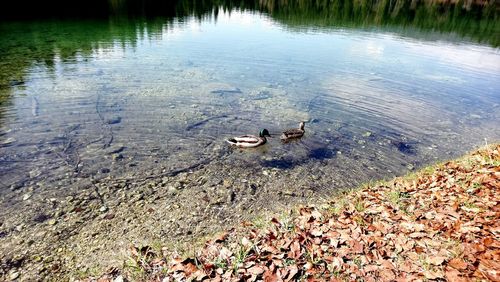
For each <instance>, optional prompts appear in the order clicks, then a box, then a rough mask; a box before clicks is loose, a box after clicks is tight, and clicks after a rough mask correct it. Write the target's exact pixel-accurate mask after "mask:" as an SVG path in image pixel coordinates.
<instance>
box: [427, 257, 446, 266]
mask: <svg viewBox="0 0 500 282" xmlns="http://www.w3.org/2000/svg"><path fill="white" fill-rule="evenodd" d="M445 260H446V257H442V256H432V257H430V258H428V259H427V262H428V263H430V264H433V265H441V264H443V262H444V261H445Z"/></svg>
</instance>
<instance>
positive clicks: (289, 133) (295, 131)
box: [280, 122, 305, 141]
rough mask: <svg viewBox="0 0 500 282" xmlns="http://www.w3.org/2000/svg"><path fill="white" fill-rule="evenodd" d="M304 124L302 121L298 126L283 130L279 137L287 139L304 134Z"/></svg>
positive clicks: (282, 139)
mask: <svg viewBox="0 0 500 282" xmlns="http://www.w3.org/2000/svg"><path fill="white" fill-rule="evenodd" d="M304 126H305V124H304V122H301V123H300V124H299V128H292V129H287V130H285V131H283V133H282V134H281V137H280V139H281V141H288V140H291V139H297V138H301V137H302V136H304V132H305V130H304Z"/></svg>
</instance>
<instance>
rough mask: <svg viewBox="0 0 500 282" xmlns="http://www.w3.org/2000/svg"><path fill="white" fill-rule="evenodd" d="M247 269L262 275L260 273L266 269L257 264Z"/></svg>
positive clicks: (254, 273)
mask: <svg viewBox="0 0 500 282" xmlns="http://www.w3.org/2000/svg"><path fill="white" fill-rule="evenodd" d="M247 271H248V272H249V273H251V274H253V275H260V274H262V273H264V271H265V269H264V267H262V266H258V265H256V266H253V267H251V268H249V269H247Z"/></svg>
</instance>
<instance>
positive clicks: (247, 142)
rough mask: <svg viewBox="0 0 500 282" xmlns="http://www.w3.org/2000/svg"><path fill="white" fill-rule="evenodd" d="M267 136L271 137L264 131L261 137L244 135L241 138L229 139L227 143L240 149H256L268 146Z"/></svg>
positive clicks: (260, 133)
mask: <svg viewBox="0 0 500 282" xmlns="http://www.w3.org/2000/svg"><path fill="white" fill-rule="evenodd" d="M266 136H268V137H271V135H270V134H269V131H268V130H267V129H262V130H261V131H260V132H259V136H258V137H257V136H254V135H242V136H239V137H232V138H229V139H227V140H226V141H227V143H229V144H231V145H233V146H236V147H240V148H255V147H259V146H262V145H264V144H266V142H267V139H266Z"/></svg>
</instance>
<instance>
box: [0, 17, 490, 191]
mask: <svg viewBox="0 0 500 282" xmlns="http://www.w3.org/2000/svg"><path fill="white" fill-rule="evenodd" d="M124 24H129V25H128V29H127V28H123V29H125V30H126V31H123V30H122V28H120V27H119V26H120V23H114V24H111V23H99V22H85V23H72V22H61V23H54V22H48V23H43V22H42V23H38V24H31V25H30V24H17V25H13V26H12V27H11V30H9V32H4V33H3V35H2V37H3V38H2V41H3V42H2V45H1V46H2V49H3V50H1V51H2V54H3V55H4V56H9V57H10V58H11V59H10V60H8V61H4V62H3V63H2V64H3V66H2V70H3V71H7V72H9V71H10V70H11V69H12V72H13V73H14V71H15V70H14V69H16V67H18V66H17V65H16V64H17V61H16V60H18V61H20V62H25V64H26V69H24V70H22V71H21V72H22V74H20V75H19V76H22V80H21V79H16V78H15V77H16V75H17V74H13V75H12V77H13V78H11V79H10V82H9V83H10V87H9V88H8V89H5V87H4V88H3V89H2V91H3V92H2V93H3V95H8V97H9V98H8V99H6V100H5V101H3V102H2V104H1V107H0V183H1V185H2V188H1V194H2V195H3V197H7V198H9V197H8V196H6V195H9V193H12V191H15V190H18V189H28V188H27V187H29V189H31V190H32V191H34V193H38V192H39V191H47V190H53V191H54V193H55V194H59V195H63V196H64V195H67V194H69V193H72V192H74V191H77V190H78V189H80V188H81V187H80V186H79V183H80V180H81V179H83V178H91V179H101V178H104V177H109V176H111V177H115V178H120V177H140V176H144V175H149V174H154V173H161V172H168V171H176V170H182V169H189V168H197V164H200V163H201V164H203V165H204V166H205V167H209V166H210V163H211V162H212V161H213V160H222V161H223V162H227V163H231V164H232V165H233V166H234V167H245V168H246V170H247V171H251V172H254V173H255V174H256V175H261V171H262V169H263V168H264V169H273V168H274V169H280V170H289V169H290V170H291V169H301V168H302V169H308V168H310V167H314V168H315V169H319V170H321V171H322V172H323V174H324V175H325V176H326V177H328V176H332V179H334V178H335V179H338V178H339V177H340V178H343V179H345V180H346V182H349V180H352V183H359V182H364V181H368V180H370V179H380V178H384V177H390V176H393V175H397V174H402V173H405V172H406V171H409V170H412V169H416V168H418V167H420V166H422V165H425V164H430V163H434V162H436V161H438V160H443V159H448V158H451V157H455V156H457V155H460V154H462V153H464V152H466V151H468V150H470V149H472V148H474V147H475V146H478V145H481V144H484V143H486V142H494V141H498V140H500V130H499V129H500V126H499V124H500V123H499V121H500V110H499V109H500V107H499V104H500V54H499V51H498V49H495V48H491V47H488V46H480V45H476V44H473V43H469V42H467V41H465V40H464V41H463V42H460V41H458V40H456V39H453V40H443V41H438V40H431V39H426V37H425V36H415V37H413V38H412V37H402V36H400V35H398V34H396V33H392V32H390V31H383V30H358V29H345V30H343V29H328V30H323V29H312V30H311V29H308V30H300V29H298V30H297V29H296V30H290V29H288V28H286V27H285V26H282V25H280V24H278V23H276V22H274V21H273V20H272V19H270V18H269V17H267V16H265V15H259V14H254V13H249V12H237V11H233V12H232V13H231V14H228V13H220V14H219V15H218V18H217V20H214V18H213V17H210V16H207V17H205V18H204V19H202V20H198V19H194V18H186V19H183V20H182V21H173V22H168V23H164V24H160V28H155V29H148V26H147V25H141V24H140V23H137V24H136V25H130V23H124ZM157 26H158V25H156V27H157ZM4 28H5V27H4ZM4 31H5V29H4ZM99 33H103V34H108V35H103V36H99ZM410 33H411V32H410ZM96 34H97V35H96ZM442 36H443V37H446V36H445V35H442ZM429 38H439V36H436V35H435V34H431V35H430V36H429ZM27 42H30V43H29V44H28V43H27ZM33 42H36V44H39V45H40V46H44V47H40V49H37V47H35V48H33V46H32V45H30V44H32V43H33ZM89 42H90V43H89ZM79 44H82V47H81V48H80V46H79ZM30 48H31V49H30ZM83 49H85V50H83ZM46 53H51V55H50V57H51V58H53V60H52V61H47V60H46V59H44V58H45V57H46V55H47V54H46ZM68 53H69V54H68ZM27 54H28V55H27ZM16 56H18V57H19V58H17V59H16ZM13 58H14V59H13ZM9 63H10V64H11V65H8V64H9ZM16 71H18V70H17V69H16ZM303 120H305V121H307V123H306V134H305V137H304V138H303V139H302V140H300V141H298V142H292V143H288V144H282V143H281V142H280V141H279V138H277V137H278V136H279V132H280V130H282V129H285V128H290V127H296V126H298V123H299V122H300V121H303ZM261 128H267V129H269V130H270V131H271V133H273V134H274V135H275V136H274V137H275V138H271V139H270V140H269V142H268V144H266V145H265V146H264V147H262V148H260V149H254V150H245V151H242V150H233V149H231V148H229V147H228V144H226V143H225V142H224V140H225V139H226V138H228V137H231V136H234V135H239V134H257V133H258V131H259V129H261ZM360 171H362V173H359V172H360ZM354 172H355V173H354ZM221 173H224V172H221ZM79 187H80V188H79ZM330 188H332V187H324V189H330ZM334 188H335V187H334ZM336 188H340V187H336ZM9 199H10V198H9ZM10 201H21V198H15V200H13V199H12V200H10Z"/></svg>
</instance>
